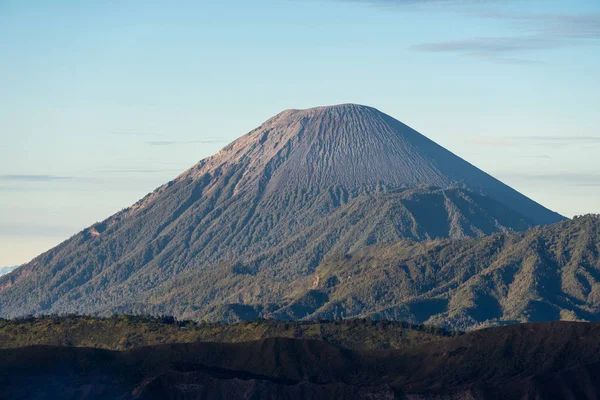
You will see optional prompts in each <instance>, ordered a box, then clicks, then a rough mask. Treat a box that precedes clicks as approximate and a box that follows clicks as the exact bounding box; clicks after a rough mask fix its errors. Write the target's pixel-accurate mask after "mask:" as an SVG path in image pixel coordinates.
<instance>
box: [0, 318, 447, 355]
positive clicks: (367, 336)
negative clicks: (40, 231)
mask: <svg viewBox="0 0 600 400" xmlns="http://www.w3.org/2000/svg"><path fill="white" fill-rule="evenodd" d="M457 334H458V333H457V332H456V333H455V332H448V331H445V330H443V329H440V328H437V327H429V326H423V325H412V324H408V323H402V322H390V321H371V320H340V321H313V322H309V321H305V322H285V321H275V320H255V321H248V322H241V323H237V324H231V325H227V324H222V323H206V322H201V323H196V322H193V321H177V320H176V319H175V318H173V317H158V318H153V317H147V316H133V315H119V316H113V317H109V318H95V317H87V316H74V315H71V316H45V317H39V318H34V317H27V318H19V319H14V320H0V348H14V347H22V346H30V345H40V344H41V345H53V346H75V347H95V348H103V349H110V350H125V349H129V348H134V347H140V346H151V345H157V344H167V343H191V342H222V343H234V342H247V341H253V340H259V339H265V338H274V337H284V338H296V339H314V340H322V341H324V342H327V343H330V344H333V345H337V346H341V347H346V348H351V349H359V350H370V349H384V348H393V349H402V348H405V347H409V346H414V345H418V344H421V343H427V342H431V341H434V340H438V339H440V338H443V337H447V336H452V335H457Z"/></svg>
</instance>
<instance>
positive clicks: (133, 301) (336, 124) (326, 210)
mask: <svg viewBox="0 0 600 400" xmlns="http://www.w3.org/2000/svg"><path fill="white" fill-rule="evenodd" d="M561 219H562V217H561V216H560V215H558V214H556V213H553V212H551V211H549V210H547V209H545V208H543V207H542V206H540V205H538V204H537V203H535V202H533V201H532V200H530V199H528V198H526V197H525V196H523V195H521V194H519V193H518V192H516V191H514V190H513V189H511V188H509V187H507V186H506V185H504V184H502V183H501V182H499V181H497V180H496V179H494V178H492V177H490V176H489V175H487V174H485V173H484V172H482V171H480V170H478V169H477V168H475V167H473V166H471V165H470V164H468V163H467V162H465V161H464V160H462V159H460V158H458V157H456V156H454V155H453V154H452V153H450V152H448V151H446V150H444V149H443V148H442V147H440V146H438V145H436V144H435V143H433V142H431V141H430V140H429V139H427V138H425V137H424V136H422V135H420V134H419V133H417V132H416V131H414V130H412V129H410V128H408V127H407V126H405V125H403V124H401V123H400V122H398V121H396V120H394V119H393V118H391V117H389V116H387V115H385V114H383V113H381V112H379V111H377V110H375V109H373V108H370V107H364V106H357V105H342V106H334V107H321V108H315V109H309V110H288V111H285V112H283V113H281V114H279V115H277V116H275V117H274V118H272V119H270V120H268V121H266V122H265V123H264V124H263V125H261V126H260V127H259V128H257V129H256V130H254V131H252V132H250V133H249V134H247V135H245V136H243V137H241V138H240V139H238V140H236V141H234V142H233V143H232V144H230V145H228V146H226V147H225V148H224V149H222V150H221V151H220V152H219V153H218V154H216V155H214V156H212V157H209V158H207V159H204V160H202V161H200V162H199V163H198V164H197V165H196V166H194V167H193V168H191V169H189V170H188V171H186V172H184V173H183V174H182V175H180V176H179V177H177V178H176V179H175V180H173V181H171V182H169V183H168V184H166V185H164V186H162V187H160V188H158V189H157V190H156V191H154V192H153V193H151V194H149V195H148V196H146V197H145V198H144V199H142V200H140V201H139V202H138V203H136V204H134V205H133V206H132V207H130V208H127V209H125V210H123V211H122V212H120V213H118V214H116V215H114V216H112V217H110V218H108V219H107V220H105V221H103V222H101V223H98V224H95V225H94V226H92V227H90V228H89V229H86V230H84V231H83V232H80V233H79V234H77V235H75V236H74V237H72V238H71V239H69V240H68V241H66V242H64V243H62V244H60V245H59V246H57V247H56V248H54V249H52V250H50V251H49V252H46V253H44V254H43V255H41V256H40V257H38V258H36V259H35V260H33V261H32V262H30V263H29V264H26V265H24V266H23V267H21V268H19V269H18V270H17V272H15V273H13V274H11V275H10V276H7V277H3V278H0V315H1V316H15V315H23V314H28V313H50V312H79V313H101V314H109V313H112V312H151V313H170V314H174V315H177V316H180V317H181V316H183V317H193V318H199V317H202V316H206V315H208V314H210V313H213V312H214V311H215V307H218V306H226V305H227V304H230V303H241V304H245V303H253V304H256V303H260V304H261V305H262V306H263V307H264V306H267V305H268V304H270V303H275V304H276V305H277V304H281V303H282V298H284V297H286V296H289V295H290V289H289V288H290V286H292V287H295V286H297V285H298V287H304V286H305V285H306V283H307V282H308V281H310V280H311V279H313V275H314V271H315V268H316V267H317V266H318V265H319V263H320V262H321V261H322V260H323V258H324V257H325V256H327V255H332V254H337V253H340V254H344V253H346V252H347V251H349V250H356V249H359V248H361V247H364V246H366V245H370V244H375V243H391V242H394V241H396V240H398V239H402V238H410V239H414V240H429V239H435V238H446V237H452V238H463V237H466V236H483V235H487V234H491V233H494V232H499V231H500V232H502V231H520V230H524V229H527V228H528V227H531V226H534V225H536V224H546V223H552V222H556V221H559V220H561ZM215 279H219V284H218V285H215V284H214V283H215ZM257 280H260V281H262V282H263V283H265V282H268V284H264V285H263V286H262V288H257V289H256V291H255V292H253V293H248V291H244V288H245V287H247V286H248V284H249V283H251V282H255V281H257ZM190 282H193V283H194V285H193V286H190V285H189V284H190ZM181 286H186V290H185V291H182V290H179V287H181ZM242 309H243V311H240V312H241V313H242V314H244V313H246V315H249V316H252V315H254V314H255V313H256V310H254V309H253V308H252V307H250V309H248V308H242ZM238 311H239V310H238ZM260 312H262V311H260ZM236 313H238V312H234V314H236ZM233 318H234V319H235V318H237V317H236V316H234V317H233Z"/></svg>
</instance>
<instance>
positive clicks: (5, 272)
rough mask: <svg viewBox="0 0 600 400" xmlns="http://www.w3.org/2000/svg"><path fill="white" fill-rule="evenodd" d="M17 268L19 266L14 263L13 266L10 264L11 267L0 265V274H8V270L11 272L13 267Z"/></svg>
mask: <svg viewBox="0 0 600 400" xmlns="http://www.w3.org/2000/svg"><path fill="white" fill-rule="evenodd" d="M17 268H19V266H18V265H14V266H12V267H1V268H0V276H2V275H6V274H8V273H9V272H12V271H14V270H15V269H17Z"/></svg>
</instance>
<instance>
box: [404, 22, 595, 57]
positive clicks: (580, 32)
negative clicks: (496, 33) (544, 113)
mask: <svg viewBox="0 0 600 400" xmlns="http://www.w3.org/2000/svg"><path fill="white" fill-rule="evenodd" d="M472 15H473V16H476V17H479V18H493V19H497V20H503V21H507V22H509V23H510V24H512V25H513V28H515V29H516V30H518V31H519V32H520V33H518V34H517V35H514V36H506V37H478V38H467V39H462V40H454V41H442V42H434V43H423V44H418V45H415V46H413V47H412V48H413V50H417V51H424V52H438V53H455V54H460V55H464V56H469V57H478V58H481V59H486V60H490V61H493V62H496V63H501V64H538V63H539V61H536V60H529V59H523V58H520V56H521V55H523V54H526V55H527V56H530V55H531V53H532V52H534V51H543V50H552V49H560V48H566V47H573V46H584V45H594V46H597V45H600V13H594V14H538V15H519V14H509V13H500V12H485V13H482V12H478V13H476V14H472Z"/></svg>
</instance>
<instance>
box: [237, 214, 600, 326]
mask: <svg viewBox="0 0 600 400" xmlns="http://www.w3.org/2000/svg"><path fill="white" fill-rule="evenodd" d="M316 277H317V279H316V281H317V282H318V284H317V285H315V286H314V287H311V288H310V289H308V288H307V289H305V291H304V292H301V293H297V294H296V297H295V299H296V300H292V301H291V302H290V303H289V304H288V306H287V308H282V309H281V310H280V311H279V313H280V314H277V313H276V315H277V316H279V317H282V318H290V317H294V318H298V317H301V318H304V317H310V318H337V317H356V316H360V317H375V318H391V319H401V320H408V321H413V322H416V323H428V324H434V325H442V326H447V327H453V328H458V329H472V328H473V327H478V326H479V327H480V326H485V325H495V324H507V323H515V322H525V321H552V320H561V319H562V320H591V321H598V320H600V217H598V216H594V215H588V216H584V217H579V218H576V219H574V220H571V221H565V222H561V223H558V224H554V225H550V226H546V227H542V228H534V229H531V230H529V231H527V232H525V233H512V234H496V235H492V236H488V237H483V238H477V239H465V240H459V241H448V240H438V241H434V242H428V243H415V242H409V241H403V242H399V243H397V244H394V245H375V246H371V247H368V248H365V249H362V250H359V251H357V252H354V253H350V254H347V255H345V256H343V257H331V258H329V259H328V260H325V261H324V262H323V263H322V264H321V265H320V266H319V267H318V268H317V269H316ZM248 290H252V289H251V288H248ZM307 295H310V296H312V297H318V298H322V299H326V301H323V302H321V303H320V304H318V305H317V307H313V308H310V309H309V308H307V309H304V310H303V313H300V314H299V313H297V312H296V313H293V312H291V311H289V310H290V309H291V308H293V306H294V304H295V303H294V302H298V301H301V300H302V299H303V298H304V297H306V296H307Z"/></svg>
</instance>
